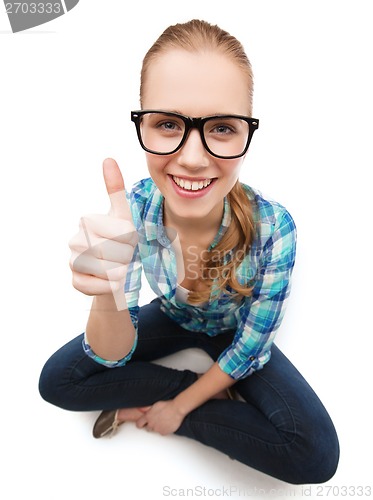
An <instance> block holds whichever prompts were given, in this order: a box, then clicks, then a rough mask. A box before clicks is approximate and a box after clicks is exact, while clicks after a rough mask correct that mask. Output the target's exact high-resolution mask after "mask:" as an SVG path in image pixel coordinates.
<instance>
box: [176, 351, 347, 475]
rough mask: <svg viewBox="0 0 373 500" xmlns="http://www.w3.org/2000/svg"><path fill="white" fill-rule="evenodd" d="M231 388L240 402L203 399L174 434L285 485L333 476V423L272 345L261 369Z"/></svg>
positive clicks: (335, 448) (335, 449)
mask: <svg viewBox="0 0 373 500" xmlns="http://www.w3.org/2000/svg"><path fill="white" fill-rule="evenodd" d="M235 388H236V390H237V391H238V392H239V393H240V395H241V396H242V397H243V398H244V399H245V402H241V401H224V400H210V401H207V402H206V403H205V404H203V405H202V406H200V407H199V408H197V409H196V410H194V411H193V412H191V413H190V414H189V415H188V416H187V417H186V418H185V420H184V422H183V424H182V425H181V427H180V428H179V429H178V430H177V432H176V433H177V434H179V435H183V436H187V437H190V438H193V439H195V440H197V441H199V442H201V443H203V444H205V445H208V446H212V447H213V448H215V449H218V450H220V451H222V452H223V453H225V454H227V455H229V456H230V457H231V458H235V459H237V460H238V461H240V462H242V463H244V464H246V465H248V466H250V467H253V468H254V469H256V470H260V471H262V472H264V473H266V474H269V475H271V476H273V477H276V478H278V479H281V480H283V481H286V482H288V483H292V484H311V483H322V482H325V481H327V480H329V479H330V478H331V477H332V476H333V475H334V473H335V471H336V468H337V465H338V459H339V444H338V438H337V434H336V431H335V429H334V426H333V423H332V421H331V419H330V417H329V415H328V413H327V411H326V410H325V408H324V406H323V405H322V403H321V401H320V400H319V399H318V397H317V396H316V394H315V393H314V391H313V390H312V389H311V387H310V386H309V385H308V383H307V382H306V381H305V379H304V378H303V377H302V375H301V374H300V373H299V372H298V370H297V369H296V368H295V367H294V366H293V365H292V364H291V363H290V361H289V360H288V359H287V358H286V356H284V354H283V353H282V352H281V351H280V350H279V349H278V348H277V347H276V346H273V347H272V357H271V360H270V361H269V362H268V363H267V364H266V365H265V367H264V368H263V369H262V370H260V371H258V372H256V373H254V374H253V375H251V376H250V377H247V378H246V379H243V380H241V381H239V382H237V384H236V385H235Z"/></svg>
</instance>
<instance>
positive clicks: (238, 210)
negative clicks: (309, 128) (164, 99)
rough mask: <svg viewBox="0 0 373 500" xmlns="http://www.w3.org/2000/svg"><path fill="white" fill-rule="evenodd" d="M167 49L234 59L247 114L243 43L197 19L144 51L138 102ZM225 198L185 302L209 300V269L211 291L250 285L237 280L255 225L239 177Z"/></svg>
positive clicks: (240, 290) (244, 289)
mask: <svg viewBox="0 0 373 500" xmlns="http://www.w3.org/2000/svg"><path fill="white" fill-rule="evenodd" d="M169 49H184V50H187V51H190V52H199V51H205V50H214V51H219V52H220V53H222V54H225V55H227V56H228V57H229V58H230V59H231V60H232V61H234V62H236V63H237V65H238V66H239V67H240V68H241V69H242V71H243V73H244V74H245V75H246V77H247V82H248V84H247V89H248V97H249V106H250V108H249V114H251V112H252V98H253V74H252V69H251V63H250V61H249V59H248V57H247V55H246V53H245V50H244V48H243V46H242V45H241V43H240V42H239V41H238V40H237V39H236V38H235V37H233V36H232V35H230V34H229V33H228V32H226V31H224V30H222V29H221V28H219V27H218V26H216V25H215V26H214V25H211V24H209V23H207V22H206V21H200V20H197V19H193V20H192V21H189V22H187V23H183V24H176V25H174V26H169V27H168V28H167V29H166V30H165V31H164V32H163V33H162V34H161V36H160V37H159V38H158V39H157V40H156V42H155V43H154V44H153V45H152V47H151V48H150V49H149V50H148V52H147V53H146V55H145V57H144V60H143V64H142V69H141V80H140V104H141V106H142V104H143V97H144V93H145V83H146V76H147V72H148V69H149V67H150V65H151V63H152V61H154V60H155V59H156V58H157V57H158V56H160V55H162V54H163V53H165V52H166V51H167V50H169ZM227 199H228V202H229V204H230V207H231V215H232V220H231V224H230V225H229V227H228V229H227V230H226V232H225V233H224V235H223V237H222V238H221V240H220V241H219V242H218V244H217V245H216V246H215V247H214V248H213V249H211V251H210V252H209V253H208V254H207V258H205V259H204V262H203V263H202V268H201V278H200V280H201V281H202V282H203V284H204V285H205V286H204V287H202V290H198V291H193V292H191V293H190V294H189V297H188V302H189V303H191V304H197V303H200V302H206V301H208V300H209V298H210V294H211V289H212V284H213V278H211V276H212V273H211V271H212V270H213V271H214V278H215V279H216V282H215V283H214V289H215V290H214V292H215V293H218V294H219V293H221V292H223V291H225V292H228V291H229V293H232V294H234V295H236V297H237V298H241V297H242V296H248V295H250V294H251V291H252V286H248V285H247V284H240V283H239V282H238V280H237V277H236V268H237V266H238V265H239V264H240V263H241V262H242V261H243V259H244V258H245V256H246V254H247V252H248V251H249V249H250V247H251V244H252V242H253V239H254V237H255V231H256V228H255V223H254V217H253V207H252V204H251V202H250V200H249V199H248V196H247V193H246V192H245V190H244V189H243V187H242V185H241V183H240V182H239V181H237V182H236V184H235V185H234V186H233V188H232V189H231V191H230V192H229V193H228V195H227ZM217 256H218V258H217ZM219 256H220V257H219ZM227 256H230V258H227ZM206 285H207V286H206ZM215 286H216V288H215Z"/></svg>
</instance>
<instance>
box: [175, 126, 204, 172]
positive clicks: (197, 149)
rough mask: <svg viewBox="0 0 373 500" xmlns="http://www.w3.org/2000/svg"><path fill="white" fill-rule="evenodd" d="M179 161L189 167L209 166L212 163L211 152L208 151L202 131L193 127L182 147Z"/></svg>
mask: <svg viewBox="0 0 373 500" xmlns="http://www.w3.org/2000/svg"><path fill="white" fill-rule="evenodd" d="M178 163H179V164H180V165H182V166H184V167H187V168H200V167H208V166H209V164H210V159H209V154H208V152H207V151H206V149H205V147H204V145H203V143H202V139H201V136H200V133H199V131H198V130H196V129H192V130H191V131H190V132H189V135H188V137H187V139H186V141H185V143H184V145H183V147H182V148H181V149H180V151H179V154H178Z"/></svg>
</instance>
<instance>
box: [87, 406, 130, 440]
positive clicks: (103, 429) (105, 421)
mask: <svg viewBox="0 0 373 500" xmlns="http://www.w3.org/2000/svg"><path fill="white" fill-rule="evenodd" d="M122 423H123V422H119V421H118V410H105V411H103V412H102V413H101V414H100V415H99V417H98V419H97V420H96V422H95V425H94V426H93V430H92V434H93V436H94V437H95V438H101V437H103V436H106V435H107V434H109V433H110V437H112V436H113V435H114V434H115V432H116V430H117V429H118V427H119V426H120V425H121V424H122Z"/></svg>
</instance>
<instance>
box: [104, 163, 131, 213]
mask: <svg viewBox="0 0 373 500" xmlns="http://www.w3.org/2000/svg"><path fill="white" fill-rule="evenodd" d="M103 174H104V180H105V185H106V191H107V193H108V195H109V198H110V204H111V209H110V214H111V215H115V216H116V217H119V218H121V219H126V220H132V214H131V209H130V207H129V205H128V202H127V198H126V192H125V187H124V181H123V176H122V173H121V171H120V169H119V167H118V164H117V162H116V161H115V160H113V159H112V158H107V159H106V160H105V161H104V164H103Z"/></svg>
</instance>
